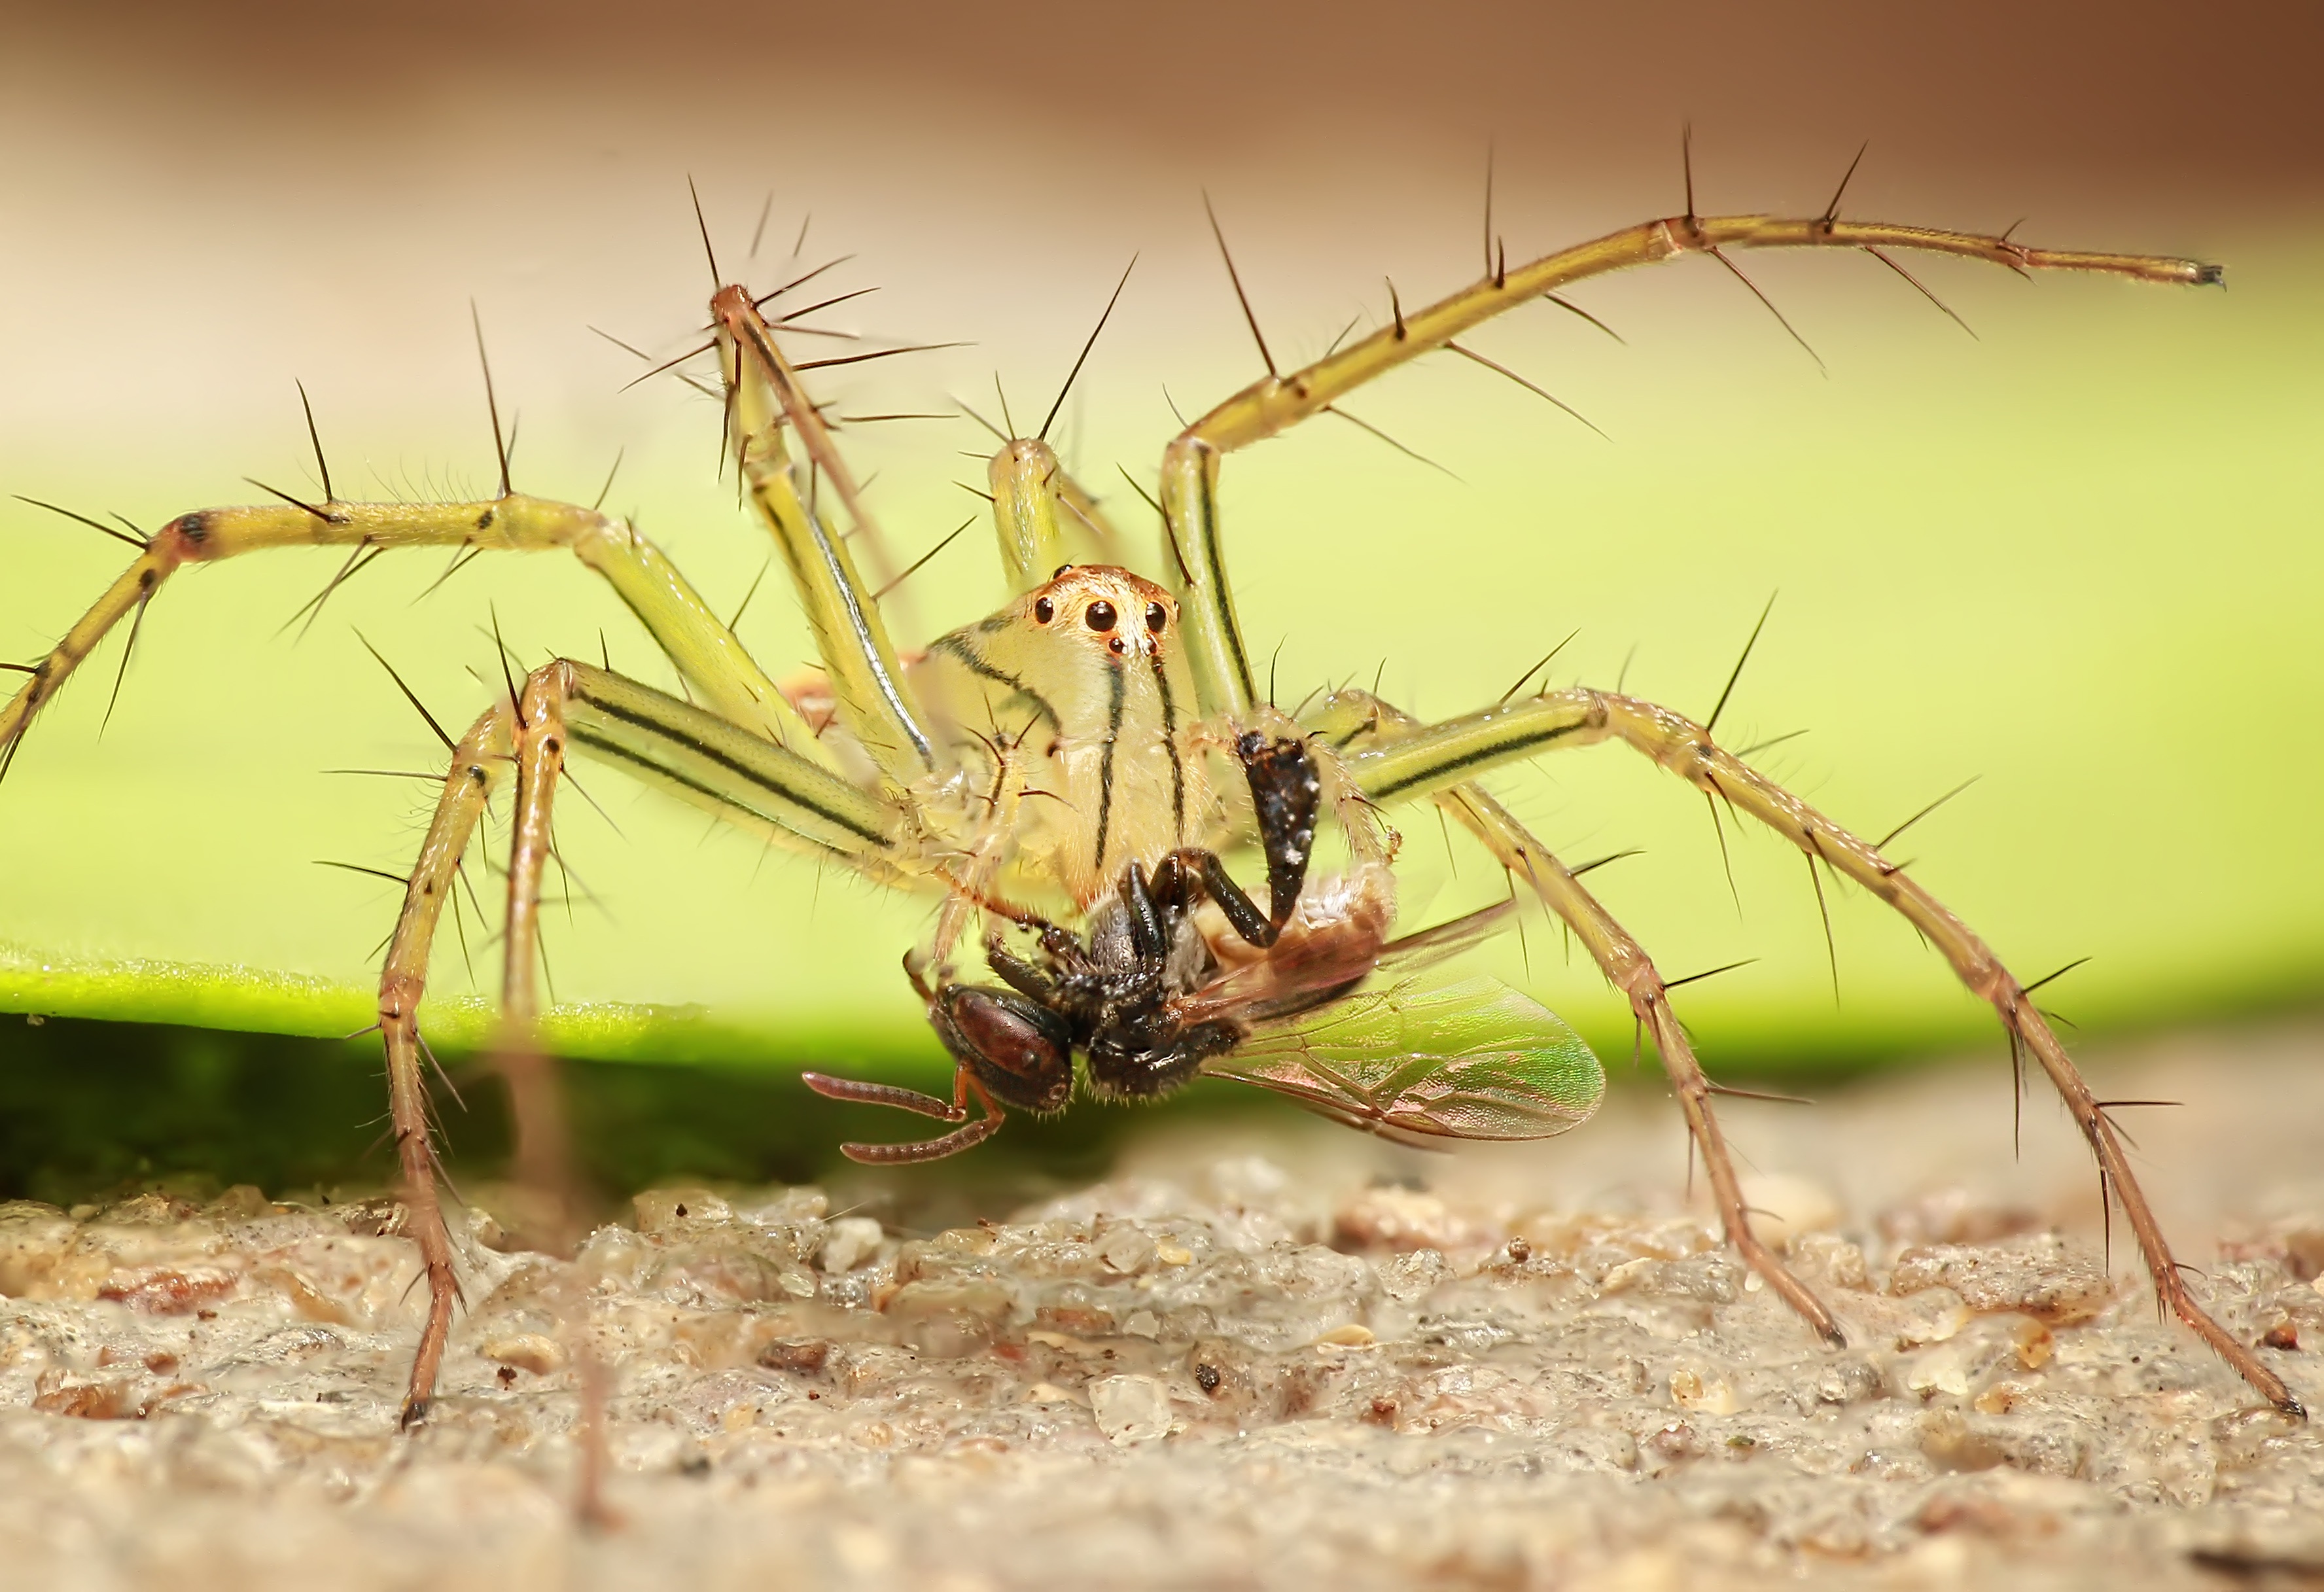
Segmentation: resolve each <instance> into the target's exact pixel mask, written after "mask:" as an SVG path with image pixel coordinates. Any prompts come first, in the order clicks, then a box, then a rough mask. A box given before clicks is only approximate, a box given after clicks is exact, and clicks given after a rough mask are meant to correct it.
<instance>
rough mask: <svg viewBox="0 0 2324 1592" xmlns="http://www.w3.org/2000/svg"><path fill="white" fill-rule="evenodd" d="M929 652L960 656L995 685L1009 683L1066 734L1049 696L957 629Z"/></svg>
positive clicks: (972, 669) (968, 666) (1006, 684)
mask: <svg viewBox="0 0 2324 1592" xmlns="http://www.w3.org/2000/svg"><path fill="white" fill-rule="evenodd" d="M928 651H929V652H931V653H943V654H945V656H946V657H948V658H957V659H959V660H960V662H962V664H963V665H964V666H965V667H966V668H967V669H968V670H969V671H971V672H973V673H975V674H980V675H982V676H983V677H984V678H985V679H986V680H991V681H992V682H993V683H994V684H995V685H1005V686H1007V687H1008V688H1009V689H1010V690H1011V691H1014V692H1015V693H1016V694H1017V695H1018V696H1020V697H1022V698H1024V699H1025V700H1027V701H1028V702H1030V703H1031V704H1033V711H1034V712H1036V713H1037V714H1039V715H1040V716H1041V717H1043V718H1046V719H1047V720H1048V721H1049V727H1050V728H1051V729H1053V730H1056V731H1057V732H1058V733H1059V734H1063V733H1064V731H1065V721H1064V720H1062V719H1060V718H1059V717H1057V710H1056V708H1053V707H1051V706H1050V705H1049V699H1047V697H1044V696H1043V695H1041V693H1040V692H1038V691H1037V690H1034V689H1033V688H1032V687H1031V686H1028V685H1027V684H1026V683H1025V682H1024V680H1022V679H1020V678H1019V676H1017V675H1014V674H1011V673H1010V672H1009V671H1007V670H1006V669H1003V668H1001V667H1000V666H999V665H998V664H995V663H992V662H988V661H987V660H986V659H985V658H984V657H983V656H982V654H981V653H978V652H977V650H976V649H975V648H974V647H972V646H970V645H969V644H968V641H967V639H966V638H965V637H964V636H963V635H961V634H959V633H958V632H957V631H955V632H954V633H953V634H950V635H940V636H938V637H937V638H936V640H935V641H933V642H931V643H928Z"/></svg>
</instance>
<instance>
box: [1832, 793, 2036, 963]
mask: <svg viewBox="0 0 2324 1592" xmlns="http://www.w3.org/2000/svg"><path fill="white" fill-rule="evenodd" d="M1984 777H1985V776H1984V775H1983V774H1971V775H1969V778H1967V779H1965V780H1963V781H1962V782H1960V784H1958V785H1955V786H1954V787H1953V788H1952V789H1951V790H1950V791H1946V792H1945V793H1944V794H1943V795H1941V796H1940V797H1938V798H1937V799H1936V800H1935V801H1932V802H1930V803H1929V804H1928V806H1926V807H1924V808H1923V809H1921V810H1920V811H1918V812H1916V813H1914V815H1913V816H1912V817H1911V818H1908V819H1905V820H1904V822H1903V823H1901V824H1898V825H1897V826H1896V827H1895V828H1893V829H1891V830H1889V831H1888V832H1887V833H1886V835H1883V836H1881V837H1880V838H1879V839H1877V840H1876V841H1874V842H1873V843H1872V849H1873V850H1875V851H1885V850H1886V849H1887V847H1888V842H1890V841H1891V840H1894V839H1895V838H1896V837H1897V836H1899V835H1901V834H1903V833H1904V831H1905V830H1907V829H1909V828H1912V827H1913V826H1914V824H1917V823H1919V822H1920V821H1921V820H1922V819H1924V818H1926V817H1928V816H1929V815H1930V814H1931V813H1932V812H1934V811H1936V810H1937V809H1939V808H1940V807H1942V806H1943V805H1944V804H1945V803H1946V802H1948V801H1951V800H1952V799H1953V798H1954V797H1956V796H1958V795H1960V793H1961V792H1962V791H1966V790H1968V789H1969V787H1970V786H1971V785H1974V784H1976V783H1977V782H1978V781H1979V780H1981V779H1983V778H1984ZM2069 965H2070V966H2078V965H2079V964H2069ZM2065 970H2066V969H2065V968H2064V967H2061V968H2059V969H2058V972H2059V973H2062V972H2064V971H2065ZM2050 976H2051V977H2052V978H2055V977H2056V976H2058V974H2057V973H2052V974H2051V975H2050ZM2045 982H2046V981H2045Z"/></svg>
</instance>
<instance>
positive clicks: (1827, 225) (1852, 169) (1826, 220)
mask: <svg viewBox="0 0 2324 1592" xmlns="http://www.w3.org/2000/svg"><path fill="white" fill-rule="evenodd" d="M1871 147H1872V140H1870V139H1869V138H1867V139H1866V140H1865V141H1864V142H1863V143H1860V144H1858V146H1857V150H1856V158H1855V159H1854V160H1852V161H1850V162H1848V170H1847V171H1843V172H1841V173H1840V186H1839V187H1838V188H1835V189H1833V190H1831V203H1830V204H1828V205H1826V206H1825V207H1824V208H1823V215H1822V216H1821V218H1819V219H1820V220H1821V223H1822V226H1823V229H1824V231H1825V232H1826V233H1830V232H1831V224H1832V223H1833V222H1835V221H1837V220H1839V219H1840V197H1841V196H1842V195H1843V194H1845V193H1847V191H1848V185H1849V183H1850V182H1852V181H1853V180H1855V178H1856V168H1857V167H1858V166H1860V165H1862V164H1863V163H1864V152H1865V151H1866V150H1868V149H1870V148H1871Z"/></svg>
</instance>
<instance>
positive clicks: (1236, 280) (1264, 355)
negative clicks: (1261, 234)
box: [1164, 189, 1283, 424]
mask: <svg viewBox="0 0 2324 1592" xmlns="http://www.w3.org/2000/svg"><path fill="white" fill-rule="evenodd" d="M1203 215H1205V216H1207V217H1209V218H1210V221H1211V236H1213V237H1214V238H1216V239H1217V240H1218V244H1219V258H1220V259H1222V260H1223V261H1224V262H1226V267H1227V281H1228V282H1231V283H1232V284H1233V285H1234V295H1235V302H1236V303H1238V304H1240V305H1241V306H1242V319H1243V324H1245V325H1246V326H1248V327H1250V340H1251V341H1252V342H1254V343H1257V344H1258V345H1259V361H1260V363H1262V364H1264V365H1265V366H1267V374H1268V375H1271V376H1274V377H1275V378H1276V379H1277V380H1278V381H1279V380H1281V379H1282V375H1283V373H1282V371H1280V370H1278V369H1277V367H1276V364H1275V356H1274V355H1273V354H1271V353H1269V352H1268V347H1267V338H1266V337H1265V336H1264V335H1263V334H1262V333H1261V332H1260V331H1259V317H1258V315H1256V314H1255V313H1253V312H1252V310H1251V307H1250V294H1249V293H1246V292H1243V289H1242V273H1240V272H1239V271H1237V270H1236V269H1235V263H1234V254H1233V251H1231V249H1229V248H1228V247H1227V235H1226V232H1225V230H1224V229H1223V228H1222V227H1220V226H1219V212H1218V210H1217V208H1216V207H1214V206H1213V204H1212V203H1211V195H1210V191H1209V190H1207V189H1205V190H1203ZM1164 396H1166V397H1167V396H1168V393H1167V391H1166V392H1165V393H1164ZM1170 407H1171V409H1172V411H1173V412H1176V409H1177V407H1178V406H1177V405H1176V404H1175V403H1174V404H1172V405H1171V406H1170ZM1180 423H1181V424H1184V423H1185V422H1184V421H1181V422H1180Z"/></svg>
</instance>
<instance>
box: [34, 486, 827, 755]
mask: <svg viewBox="0 0 2324 1592" xmlns="http://www.w3.org/2000/svg"><path fill="white" fill-rule="evenodd" d="M279 547H350V548H354V549H355V550H356V551H357V552H358V553H360V552H362V551H365V550H368V549H391V550H392V549H397V548H409V547H453V548H474V549H480V550H484V551H517V552H539V551H550V550H553V549H558V548H563V549H566V550H567V551H571V552H572V553H573V554H574V556H575V557H576V558H578V559H579V560H581V561H582V562H583V563H584V564H586V565H587V566H588V567H589V568H590V569H595V571H596V572H597V573H598V574H600V575H602V576H604V578H605V580H606V582H607V584H609V585H610V586H612V587H613V589H614V591H615V592H617V593H618V594H620V596H621V598H622V601H623V602H624V603H625V604H627V605H628V606H629V607H630V609H631V610H632V612H633V613H635V614H636V615H637V616H638V618H639V620H640V621H641V623H642V624H643V625H645V627H646V629H647V630H648V632H650V634H652V636H653V638H654V640H655V642H656V643H658V644H659V646H660V647H661V650H662V652H663V653H665V654H667V655H668V657H669V661H670V662H671V663H673V664H674V665H676V666H677V669H678V673H679V674H680V675H682V676H683V677H684V678H685V680H686V681H687V685H688V686H689V687H690V688H692V690H694V692H695V694H696V698H697V699H699V700H700V701H701V702H702V703H703V704H704V705H705V706H706V707H708V708H712V709H714V710H715V711H716V712H718V713H719V714H720V715H722V716H723V717H725V718H727V719H729V720H731V721H732V722H733V723H734V724H736V725H739V726H741V727H742V728H744V729H745V730H748V731H750V732H751V733H752V734H753V735H756V736H761V737H762V738H764V739H767V740H770V741H773V742H775V743H776V744H778V745H787V746H789V747H791V748H792V749H793V750H794V751H795V752H797V753H798V754H800V755H801V756H804V757H807V758H809V759H811V760H813V761H815V762H816V763H819V764H825V766H829V765H830V760H829V754H827V753H826V752H825V749H824V748H823V747H822V746H820V745H818V744H817V743H816V736H815V732H814V731H813V729H811V728H810V727H808V726H807V721H806V720H805V719H803V718H801V717H799V715H798V712H797V710H796V709H794V708H792V707H791V705H790V703H789V702H788V701H787V700H785V699H784V698H783V694H782V692H781V691H779V690H777V689H776V686H775V683H774V681H773V680H770V679H768V678H767V676H766V674H765V673H764V672H763V671H761V669H760V668H759V666H758V664H757V663H756V662H753V661H752V658H751V655H750V654H749V653H747V652H745V651H744V650H743V648H742V643H740V642H738V641H736V640H735V639H734V634H733V631H732V630H731V629H729V628H728V627H727V625H724V623H722V622H721V621H720V619H719V618H718V616H716V615H715V614H714V613H712V612H711V610H710V608H709V606H708V605H707V604H705V603H704V602H703V600H702V598H701V597H699V596H698V595H696V592H695V590H694V588H692V587H691V586H690V585H688V584H687V580H686V578H685V577H684V576H682V575H680V574H679V573H678V570H677V569H676V568H675V567H674V566H673V565H671V564H670V562H669V560H667V559H665V558H664V557H663V556H662V554H661V552H660V551H659V549H658V548H656V547H655V546H654V545H653V543H651V542H650V541H647V540H646V539H645V538H644V537H642V536H641V535H639V534H638V533H637V532H636V531H635V530H634V529H632V527H631V526H630V525H628V524H627V523H624V522H622V521H621V520H619V519H615V518H613V516H611V515H607V514H598V513H596V512H595V511H594V510H590V509H582V508H576V507H574V506H573V505H571V504H562V503H555V502H551V501H549V500H548V499H546V498H539V497H532V496H529V495H525V494H523V493H510V494H508V495H504V496H501V497H497V498H492V499H488V500H486V501H484V502H481V503H441V504H395V503H336V502H335V503H328V504H319V505H313V506H309V505H291V504H273V505H261V506H257V507H250V508H217V509H202V510H197V511H196V512H194V513H192V514H180V515H179V516H178V517H177V518H176V519H174V520H171V522H170V523H168V524H166V525H164V526H162V527H161V529H160V530H159V531H156V532H154V533H153V534H152V537H151V538H150V539H148V541H146V544H145V546H144V547H143V550H141V551H140V552H139V554H138V556H137V558H136V560H134V562H132V563H131V564H130V566H129V568H128V569H126V570H124V571H123V573H122V575H121V577H120V578H118V579H116V580H115V582H114V583H113V585H112V586H111V587H109V588H106V592H105V594H104V595H103V596H102V597H99V598H98V599H97V602H96V603H95V605H93V606H91V607H90V608H89V610H88V612H87V613H86V614H84V615H82V616H81V617H80V619H79V620H78V622H77V623H76V624H75V625H73V626H72V628H71V629H70V630H69V631H67V632H66V633H65V635H64V638H63V639H62V640H61V641H60V642H58V643H57V644H56V645H55V646H54V647H53V648H51V650H50V652H49V654H48V655H47V656H46V657H44V658H42V660H41V661H40V662H38V663H36V664H34V665H33V666H32V672H31V673H30V675H29V676H28V677H27V678H26V680H25V681H24V684H23V686H22V687H21V688H20V689H19V690H17V692H16V694H15V696H14V699H12V700H10V701H9V702H8V703H7V705H6V706H5V707H0V770H5V767H6V765H7V761H8V759H9V758H10V757H11V756H12V755H13V754H14V751H15V748H16V747H17V746H18V745H20V744H22V741H23V736H24V732H25V731H26V729H27V728H29V727H30V726H31V724H32V717H33V715H34V714H36V713H37V712H39V711H40V709H41V708H42V707H43V706H45V705H46V704H47V703H48V702H49V701H50V700H51V699H52V698H54V697H55V696H56V694H57V692H58V691H59V690H60V689H61V688H62V687H63V685H64V683H65V681H66V680H67V679H69V677H70V676H71V674H72V672H73V671H74V670H75V669H77V668H78V666H79V665H80V664H81V662H83V661H84V660H86V659H87V658H88V655H89V653H91V652H93V651H94V650H95V649H96V647H97V643H99V642H100V641H102V640H103V639H104V638H105V636H106V633H107V632H109V631H110V630H112V629H113V628H114V626H115V625H118V624H120V622H121V621H122V620H123V619H124V618H126V617H128V616H130V615H131V614H133V613H135V612H139V611H142V609H143V606H144V605H145V604H147V603H149V602H151V601H152V598H153V597H154V594H155V593H157V592H158V591H160V589H161V586H162V584H163V583H164V582H165V581H167V580H168V579H169V578H171V576H172V575H174V574H176V573H177V571H178V570H180V569H183V568H184V567H185V566H187V565H189V564H198V563H210V562H215V561H217V560H220V559H229V558H234V557H236V556H238V555H240V554H243V553H248V552H258V551H263V550H266V549H269V548H279Z"/></svg>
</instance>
